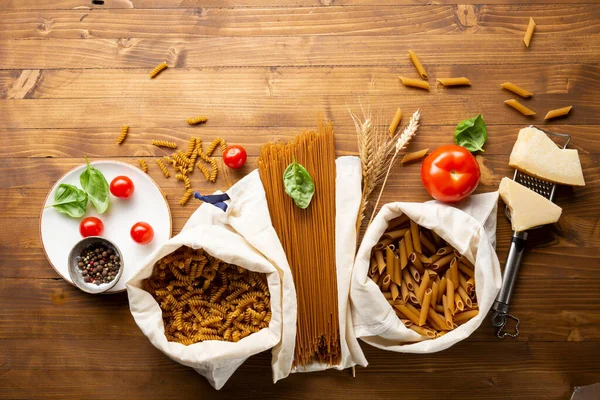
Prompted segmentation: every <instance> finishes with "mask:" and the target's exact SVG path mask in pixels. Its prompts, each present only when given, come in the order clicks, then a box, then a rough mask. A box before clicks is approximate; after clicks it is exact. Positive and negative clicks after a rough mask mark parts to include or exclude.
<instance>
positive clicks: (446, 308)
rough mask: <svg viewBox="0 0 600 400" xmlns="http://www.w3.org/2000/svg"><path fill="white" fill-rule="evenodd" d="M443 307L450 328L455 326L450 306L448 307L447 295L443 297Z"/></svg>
mask: <svg viewBox="0 0 600 400" xmlns="http://www.w3.org/2000/svg"><path fill="white" fill-rule="evenodd" d="M442 307H443V308H444V318H445V320H446V326H447V327H448V328H449V329H452V327H453V326H454V321H453V320H452V313H451V312H450V307H448V298H447V297H446V295H444V296H443V297H442Z"/></svg>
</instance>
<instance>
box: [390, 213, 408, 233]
mask: <svg viewBox="0 0 600 400" xmlns="http://www.w3.org/2000/svg"><path fill="white" fill-rule="evenodd" d="M404 224H408V216H407V215H406V214H402V215H401V216H399V217H396V218H394V219H392V220H390V222H389V223H388V227H387V230H388V231H391V230H394V229H395V228H397V227H399V226H402V225H404Z"/></svg>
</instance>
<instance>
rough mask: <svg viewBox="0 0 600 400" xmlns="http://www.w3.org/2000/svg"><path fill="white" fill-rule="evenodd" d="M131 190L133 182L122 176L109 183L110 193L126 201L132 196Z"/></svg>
mask: <svg viewBox="0 0 600 400" xmlns="http://www.w3.org/2000/svg"><path fill="white" fill-rule="evenodd" d="M133 189H134V187H133V182H132V181H131V179H129V178H128V177H126V176H124V175H120V176H117V177H116V178H115V179H113V180H112V182H111V183H110V192H111V193H112V194H113V196H115V197H120V198H122V199H128V198H129V197H130V196H131V195H132V194H133Z"/></svg>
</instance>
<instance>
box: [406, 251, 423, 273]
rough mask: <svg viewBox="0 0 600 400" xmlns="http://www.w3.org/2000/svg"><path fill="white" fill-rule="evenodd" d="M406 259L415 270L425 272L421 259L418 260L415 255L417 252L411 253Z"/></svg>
mask: <svg viewBox="0 0 600 400" xmlns="http://www.w3.org/2000/svg"><path fill="white" fill-rule="evenodd" d="M408 260H409V261H410V262H411V263H412V264H413V265H414V266H415V268H416V269H417V271H419V272H420V273H423V272H425V268H424V267H423V264H422V263H421V260H419V258H418V257H417V253H412V254H411V255H410V256H409V257H408Z"/></svg>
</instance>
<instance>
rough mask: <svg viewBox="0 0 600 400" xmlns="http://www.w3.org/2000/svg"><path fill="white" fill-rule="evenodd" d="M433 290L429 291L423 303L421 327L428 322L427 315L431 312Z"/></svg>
mask: <svg viewBox="0 0 600 400" xmlns="http://www.w3.org/2000/svg"><path fill="white" fill-rule="evenodd" d="M431 293H432V290H431V289H427V290H426V291H425V294H424V296H423V301H422V302H421V313H420V314H419V324H418V325H419V326H423V325H424V324H425V321H426V320H427V315H428V311H429V303H430V302H431Z"/></svg>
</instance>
